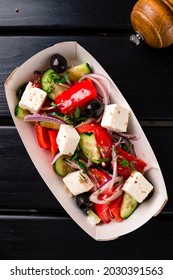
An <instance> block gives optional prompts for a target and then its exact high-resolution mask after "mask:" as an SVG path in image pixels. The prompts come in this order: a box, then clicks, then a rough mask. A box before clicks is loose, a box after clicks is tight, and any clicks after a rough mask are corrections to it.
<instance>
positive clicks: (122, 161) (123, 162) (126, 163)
mask: <svg viewBox="0 0 173 280" xmlns="http://www.w3.org/2000/svg"><path fill="white" fill-rule="evenodd" d="M120 164H121V165H122V166H123V167H126V166H129V162H128V161H127V160H126V159H122V160H121V161H120Z"/></svg>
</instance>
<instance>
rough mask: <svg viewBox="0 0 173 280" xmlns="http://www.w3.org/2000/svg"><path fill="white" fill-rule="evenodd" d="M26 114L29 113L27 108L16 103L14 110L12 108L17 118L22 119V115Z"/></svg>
mask: <svg viewBox="0 0 173 280" xmlns="http://www.w3.org/2000/svg"><path fill="white" fill-rule="evenodd" d="M28 114H29V112H28V111H27V110H24V109H22V108H21V107H19V105H18V104H17V105H16V107H15V110H14V115H15V117H17V118H18V119H21V120H23V119H24V117H25V116H26V115H28Z"/></svg>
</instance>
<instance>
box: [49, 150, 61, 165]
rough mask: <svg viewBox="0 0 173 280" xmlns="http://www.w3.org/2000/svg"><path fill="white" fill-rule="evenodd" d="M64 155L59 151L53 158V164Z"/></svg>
mask: <svg viewBox="0 0 173 280" xmlns="http://www.w3.org/2000/svg"><path fill="white" fill-rule="evenodd" d="M61 156H62V154H61V153H60V152H59V153H58V154H56V155H55V156H54V158H53V159H52V162H51V164H54V163H55V161H56V160H57V159H58V158H59V157H61Z"/></svg>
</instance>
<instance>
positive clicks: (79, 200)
mask: <svg viewBox="0 0 173 280" xmlns="http://www.w3.org/2000/svg"><path fill="white" fill-rule="evenodd" d="M89 197H90V193H89V192H84V193H81V194H78V195H77V196H76V204H77V206H78V207H79V208H80V209H81V210H83V211H85V212H87V211H88V210H89V208H90V206H91V205H92V202H91V201H90V200H89Z"/></svg>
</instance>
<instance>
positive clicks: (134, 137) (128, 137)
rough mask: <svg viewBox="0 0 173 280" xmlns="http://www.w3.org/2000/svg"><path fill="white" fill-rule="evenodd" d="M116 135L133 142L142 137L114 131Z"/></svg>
mask: <svg viewBox="0 0 173 280" xmlns="http://www.w3.org/2000/svg"><path fill="white" fill-rule="evenodd" d="M114 132H115V133H116V134H118V135H119V136H122V137H124V138H127V139H133V140H138V139H139V138H140V135H135V134H128V133H125V132H119V131H114Z"/></svg>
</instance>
